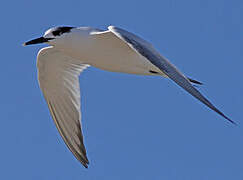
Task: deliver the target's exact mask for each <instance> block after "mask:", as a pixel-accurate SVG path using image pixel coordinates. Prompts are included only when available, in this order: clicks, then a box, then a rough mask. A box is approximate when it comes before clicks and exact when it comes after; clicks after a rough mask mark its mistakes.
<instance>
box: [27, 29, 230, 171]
mask: <svg viewBox="0 0 243 180" xmlns="http://www.w3.org/2000/svg"><path fill="white" fill-rule="evenodd" d="M44 42H45V43H48V44H50V45H51V46H49V47H46V48H43V49H41V50H40V51H39V53H38V57H37V67H38V80H39V84H40V88H41V89H42V92H43V94H44V97H45V99H46V101H47V104H48V107H49V109H50V112H51V115H52V118H53V120H54V122H55V124H56V126H57V129H58V131H59V132H60V134H61V136H62V138H63V139H64V141H65V143H66V145H67V146H68V148H69V149H70V150H71V151H72V153H73V154H74V155H75V157H76V158H77V159H78V160H79V161H80V162H81V163H82V164H83V165H84V166H85V167H87V164H88V163H89V161H88V159H87V156H86V150H85V146H84V143H83V136H82V131H81V123H80V121H81V112H80V89H79V75H80V73H81V72H82V71H83V70H84V69H85V68H87V67H88V66H90V65H91V66H94V67H97V68H100V69H103V70H107V71H112V72H122V73H130V74H140V75H160V76H163V77H169V78H170V79H172V80H173V81H174V82H175V83H177V84H178V85H179V86H181V87H182V88H184V89H185V90H186V91H187V92H189V93H190V94H191V95H192V96H194V97H195V98H197V99H198V100H200V101H201V102H202V103H204V104H205V105H206V106H208V107H209V108H211V109H212V110H214V111H215V112H217V113H218V114H220V115H221V116H223V117H224V118H225V119H227V120H229V121H230V122H232V123H234V122H233V121H232V120H231V119H229V118H228V117H226V116H225V115H224V114H223V113H222V112H220V111H219V110H218V109H217V108H216V107H215V106H214V105H212V104H211V103H210V102H209V101H208V100H207V99H206V98H205V97H204V96H203V95H202V94H201V93H200V92H199V91H198V90H197V89H195V88H194V87H193V85H192V84H191V82H193V83H198V84H200V83H199V82H197V81H195V80H192V79H189V78H187V77H186V76H184V75H183V74H182V73H181V72H180V71H179V70H178V69H177V68H176V67H175V66H174V65H172V64H171V63H170V62H169V61H168V60H167V59H166V58H164V57H163V56H162V55H160V54H159V53H158V52H157V51H156V50H155V49H154V48H153V46H152V45H151V44H150V43H148V42H146V41H145V40H143V39H141V38H139V37H138V36H136V35H134V34H132V33H129V32H127V31H125V30H123V29H120V28H116V27H113V26H109V27H108V30H105V31H102V30H98V29H94V28H89V27H79V28H74V27H57V28H52V29H50V30H48V31H46V33H45V34H44V36H43V37H41V38H38V39H35V40H32V41H29V42H27V43H25V45H29V44H37V43H44Z"/></svg>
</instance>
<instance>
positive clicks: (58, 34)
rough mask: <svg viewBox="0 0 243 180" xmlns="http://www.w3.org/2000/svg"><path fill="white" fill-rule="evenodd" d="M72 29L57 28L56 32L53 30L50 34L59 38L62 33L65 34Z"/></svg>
mask: <svg viewBox="0 0 243 180" xmlns="http://www.w3.org/2000/svg"><path fill="white" fill-rule="evenodd" d="M73 28H74V27H58V28H57V29H56V30H54V31H53V32H52V34H53V35H54V36H60V35H61V34H63V33H67V32H70V31H71V29H73Z"/></svg>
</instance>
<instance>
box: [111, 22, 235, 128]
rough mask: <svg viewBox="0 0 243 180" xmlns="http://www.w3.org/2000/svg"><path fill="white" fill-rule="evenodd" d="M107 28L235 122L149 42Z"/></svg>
mask: <svg viewBox="0 0 243 180" xmlns="http://www.w3.org/2000/svg"><path fill="white" fill-rule="evenodd" d="M108 29H109V30H110V31H111V32H112V33H114V34H115V35H116V36H117V37H118V38H120V39H121V40H123V41H124V42H125V43H127V44H128V45H129V46H130V47H131V48H132V49H133V50H134V51H136V52H137V53H138V54H140V55H141V56H143V57H145V58H146V59H147V60H148V61H150V62H151V63H152V64H153V65H154V66H156V67H158V68H159V69H160V70H161V71H162V72H163V73H164V74H166V75H167V76H168V77H169V78H170V79H172V80H173V81H174V82H175V83H176V84H178V85H179V86H181V87H182V88H183V89H185V90H186V91H187V92H189V93H190V94H191V95H192V96H194V97H195V98H197V99H198V100H200V101H201V102H202V103H204V104H205V105H206V106H208V107H209V108H211V109H212V110H214V111H215V112H217V113H218V114H220V115H221V116H223V117H224V118H225V119H227V120H228V121H230V122H231V123H233V124H235V122H234V121H232V120H231V119H230V118H228V117H227V116H225V115H224V114H223V113H222V112H221V111H219V110H218V109H217V108H216V107H215V106H214V105H213V104H212V103H211V102H209V100H207V99H206V98H205V97H204V96H203V95H202V94H201V93H200V92H199V91H198V90H197V89H196V88H194V87H193V85H192V84H191V83H190V81H189V79H188V78H187V77H186V76H184V75H183V74H182V73H181V72H180V71H179V70H178V69H177V68H176V67H175V66H174V65H173V64H171V63H170V62H169V61H168V60H167V59H166V58H165V57H163V56H162V55H160V54H159V53H158V52H157V51H156V50H155V49H154V47H153V46H152V45H151V44H150V43H148V42H146V41H145V40H143V39H141V38H139V37H138V36H136V35H134V34H132V33H130V32H128V31H125V30H123V29H121V28H117V27H114V26H109V27H108Z"/></svg>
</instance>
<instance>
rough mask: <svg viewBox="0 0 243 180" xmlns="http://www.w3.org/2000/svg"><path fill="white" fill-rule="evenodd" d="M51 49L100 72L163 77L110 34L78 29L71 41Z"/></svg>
mask: <svg viewBox="0 0 243 180" xmlns="http://www.w3.org/2000/svg"><path fill="white" fill-rule="evenodd" d="M109 29H112V27H109ZM50 44H51V43H50ZM53 45H54V48H56V49H58V50H59V51H61V52H63V53H64V54H67V55H69V56H70V57H73V58H75V59H78V60H80V62H82V63H85V64H89V65H91V66H94V67H97V68H100V69H103V70H107V71H112V72H122V73H129V74H140V75H154V73H151V72H150V71H154V72H158V74H163V72H161V71H160V70H159V69H158V68H157V67H156V66H154V65H153V64H152V63H151V62H150V61H148V60H146V58H145V57H144V56H142V55H140V54H138V53H136V52H135V51H134V50H133V49H132V48H131V47H129V46H128V45H127V43H126V42H124V41H122V40H121V39H120V38H119V37H117V36H116V35H115V34H114V33H113V32H112V31H110V30H108V31H101V30H98V29H94V28H88V27H80V28H77V29H75V30H73V35H72V36H71V37H67V38H66V39H60V40H58V41H57V42H55V44H53Z"/></svg>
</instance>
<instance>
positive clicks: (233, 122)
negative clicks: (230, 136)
mask: <svg viewBox="0 0 243 180" xmlns="http://www.w3.org/2000/svg"><path fill="white" fill-rule="evenodd" d="M213 110H214V111H215V112H217V113H218V114H220V115H221V116H223V117H224V118H225V119H226V120H228V121H229V122H231V123H232V124H234V125H236V126H237V125H238V124H237V123H236V122H235V121H233V120H231V119H230V118H228V117H227V116H225V115H224V113H222V112H221V111H219V110H218V109H217V108H215V107H214V109H213Z"/></svg>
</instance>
